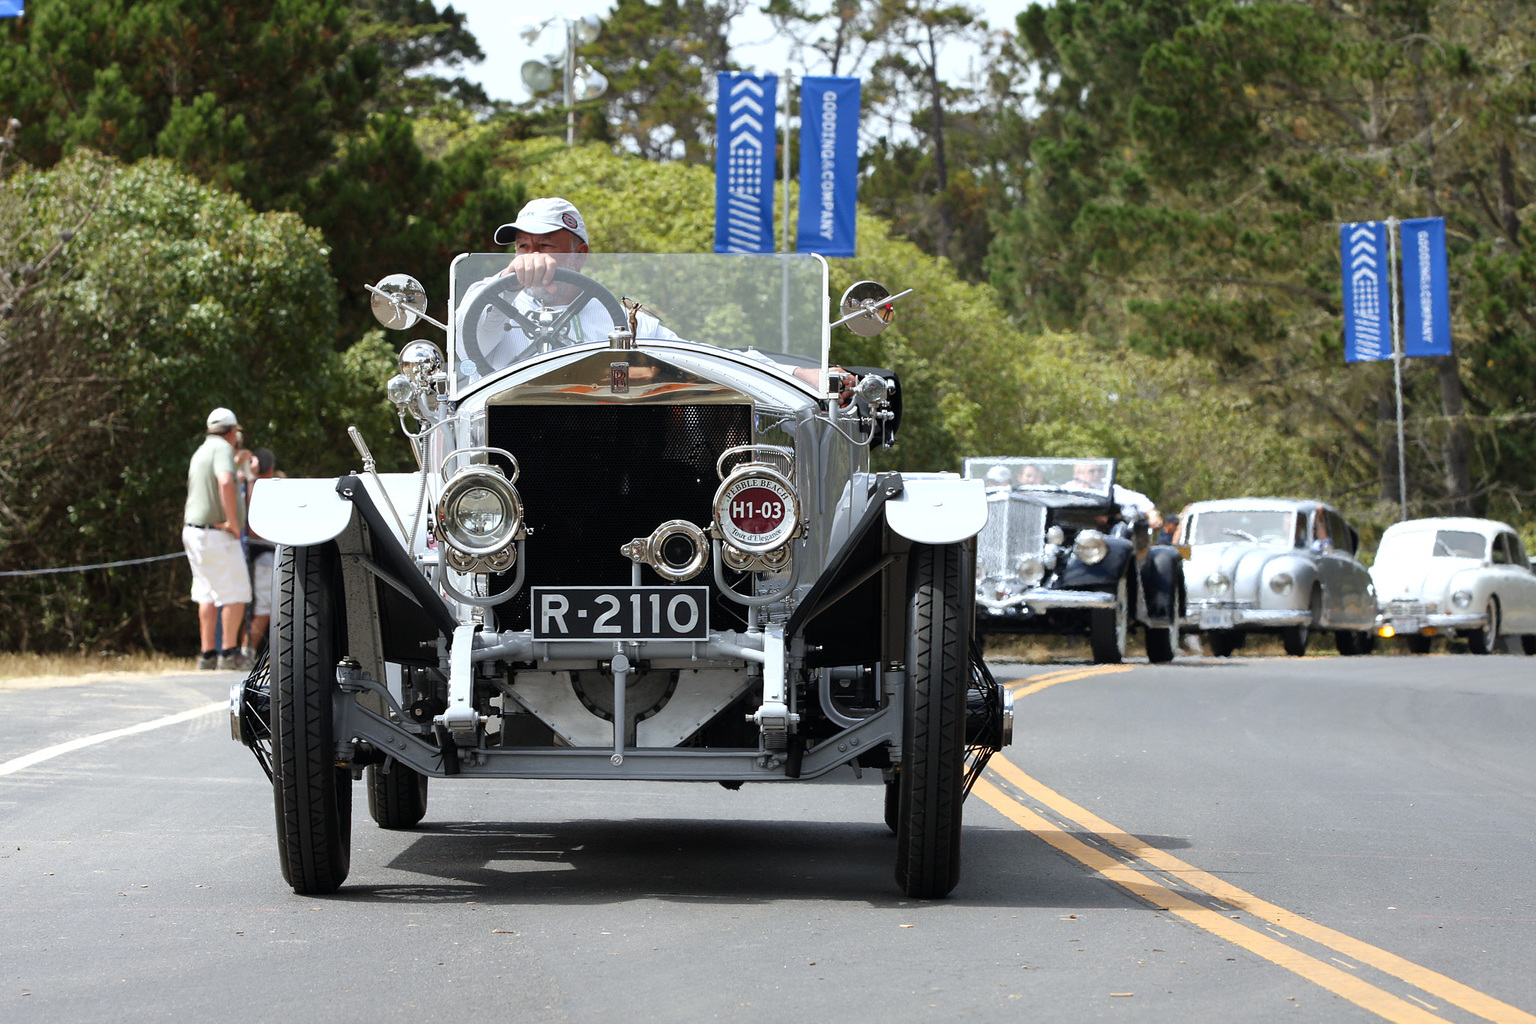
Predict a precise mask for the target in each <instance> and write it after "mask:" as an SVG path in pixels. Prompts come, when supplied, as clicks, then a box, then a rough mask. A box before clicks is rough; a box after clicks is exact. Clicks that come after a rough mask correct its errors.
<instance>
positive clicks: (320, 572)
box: [272, 547, 352, 895]
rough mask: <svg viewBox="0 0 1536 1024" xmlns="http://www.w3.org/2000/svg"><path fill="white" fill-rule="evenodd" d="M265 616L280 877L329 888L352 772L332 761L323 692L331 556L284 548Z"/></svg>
mask: <svg viewBox="0 0 1536 1024" xmlns="http://www.w3.org/2000/svg"><path fill="white" fill-rule="evenodd" d="M276 569H277V572H276V575H277V577H278V585H277V587H276V590H277V598H278V604H277V607H276V608H275V609H274V611H275V613H276V614H274V615H273V617H272V726H273V737H272V762H273V764H272V768H273V771H272V776H273V777H272V787H273V796H274V800H273V804H274V808H275V811H276V815H277V840H278V858H279V861H280V863H281V865H282V869H283V878H284V879H285V880H286V881H287V882H288V884H289V885H290V886H292V887H293V891H294V892H297V893H302V894H306V895H313V894H321V893H328V892H335V891H336V890H337V889H338V888H340V886H341V883H342V882H343V881H345V880H346V877H347V872H348V871H349V870H350V868H351V823H352V776H351V772H350V771H349V770H347V769H344V768H338V767H336V765H335V739H334V738H333V736H332V731H331V718H332V715H331V690H332V687H333V685H334V683H333V678H334V673H335V671H336V661H337V657H338V655H337V651H336V648H337V644H336V637H335V635H334V634H335V629H336V626H337V621H338V620H337V617H336V608H335V602H336V600H337V598H338V597H339V593H338V591H339V586H340V584H339V581H338V579H337V576H338V571H337V569H336V566H335V562H334V554H333V552H331V551H330V550H328V549H326V548H318V547H284V548H282V549H281V551H280V554H279V558H278V565H277V567H276Z"/></svg>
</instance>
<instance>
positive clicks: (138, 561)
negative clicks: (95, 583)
mask: <svg viewBox="0 0 1536 1024" xmlns="http://www.w3.org/2000/svg"><path fill="white" fill-rule="evenodd" d="M186 557H187V553H186V552H185V551H173V552H172V553H171V554H169V555H151V556H149V557H148V558H126V559H124V560H123V561H121V562H101V563H98V564H96V565H68V566H65V567H64V568H62V569H9V570H6V571H5V572H0V576H52V575H54V574H55V573H61V572H85V571H87V570H89V569H116V568H119V567H120V566H124V565H143V564H144V563H146V562H164V561H166V560H168V559H171V558H186Z"/></svg>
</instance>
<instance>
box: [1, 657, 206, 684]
mask: <svg viewBox="0 0 1536 1024" xmlns="http://www.w3.org/2000/svg"><path fill="white" fill-rule="evenodd" d="M196 670H197V659H196V658H176V657H172V656H171V655H168V654H159V653H148V654H12V653H9V652H5V651H0V680H15V679H51V678H58V677H60V676H89V675H98V674H102V673H107V674H111V675H147V674H159V673H162V672H194V671H196Z"/></svg>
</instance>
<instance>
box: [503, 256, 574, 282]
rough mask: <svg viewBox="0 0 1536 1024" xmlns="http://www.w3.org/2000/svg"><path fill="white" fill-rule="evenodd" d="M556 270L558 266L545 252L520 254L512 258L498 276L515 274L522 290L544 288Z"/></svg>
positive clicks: (553, 276)
mask: <svg viewBox="0 0 1536 1024" xmlns="http://www.w3.org/2000/svg"><path fill="white" fill-rule="evenodd" d="M558 269H560V264H559V263H557V262H556V261H555V258H554V257H553V256H551V255H550V254H549V253H547V252H520V253H518V254H517V255H516V256H514V257H512V262H511V263H508V264H507V269H505V270H503V271H502V272H501V275H500V276H502V277H506V276H507V275H508V274H515V275H517V281H518V283H519V284H521V285H522V286H523V287H524V288H545V287H548V286H549V284H550V283H551V282H552V281H554V279H555V271H556V270H558Z"/></svg>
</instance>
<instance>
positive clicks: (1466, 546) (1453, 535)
mask: <svg viewBox="0 0 1536 1024" xmlns="http://www.w3.org/2000/svg"><path fill="white" fill-rule="evenodd" d="M1487 549H1488V540H1487V538H1485V537H1484V536H1483V535H1482V534H1480V533H1470V532H1468V531H1466V530H1434V531H1430V530H1413V531H1410V532H1405V533H1393V534H1389V535H1387V536H1385V537H1383V538H1382V539H1381V546H1380V547H1379V548H1378V549H1377V551H1376V561H1377V563H1378V564H1386V563H1388V562H1393V561H1400V560H1401V561H1416V560H1419V559H1424V558H1469V559H1475V560H1478V561H1481V560H1482V558H1483V554H1484V552H1485V551H1487Z"/></svg>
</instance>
